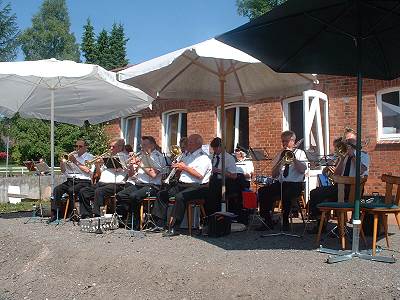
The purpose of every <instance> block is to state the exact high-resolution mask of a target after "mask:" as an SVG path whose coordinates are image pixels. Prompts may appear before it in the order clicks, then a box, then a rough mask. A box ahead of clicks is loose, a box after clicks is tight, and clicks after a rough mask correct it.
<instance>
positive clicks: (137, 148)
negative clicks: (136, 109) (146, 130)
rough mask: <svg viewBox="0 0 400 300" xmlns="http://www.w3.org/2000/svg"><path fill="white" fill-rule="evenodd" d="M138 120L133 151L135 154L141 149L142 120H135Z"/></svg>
mask: <svg viewBox="0 0 400 300" xmlns="http://www.w3.org/2000/svg"><path fill="white" fill-rule="evenodd" d="M137 120H138V122H137V123H138V124H137V125H138V128H137V136H136V143H137V144H136V149H133V150H134V151H135V152H139V149H140V148H141V144H142V143H141V142H142V139H141V136H142V119H141V118H137Z"/></svg>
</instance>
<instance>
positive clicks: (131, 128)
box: [126, 118, 136, 147]
mask: <svg viewBox="0 0 400 300" xmlns="http://www.w3.org/2000/svg"><path fill="white" fill-rule="evenodd" d="M126 121H127V130H126V143H127V144H130V145H131V146H132V147H133V144H134V142H135V131H136V118H130V119H128V120H126Z"/></svg>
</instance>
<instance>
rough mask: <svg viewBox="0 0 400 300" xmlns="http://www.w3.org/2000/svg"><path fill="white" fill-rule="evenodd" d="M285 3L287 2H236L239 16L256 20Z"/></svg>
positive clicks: (257, 0) (267, 0)
mask: <svg viewBox="0 0 400 300" xmlns="http://www.w3.org/2000/svg"><path fill="white" fill-rule="evenodd" d="M285 1H286V0H236V6H237V11H238V14H239V15H241V16H245V17H248V18H249V19H254V18H257V17H259V16H261V15H263V14H265V13H266V12H268V11H270V10H271V9H273V8H274V7H275V6H278V5H280V4H282V3H284V2H285Z"/></svg>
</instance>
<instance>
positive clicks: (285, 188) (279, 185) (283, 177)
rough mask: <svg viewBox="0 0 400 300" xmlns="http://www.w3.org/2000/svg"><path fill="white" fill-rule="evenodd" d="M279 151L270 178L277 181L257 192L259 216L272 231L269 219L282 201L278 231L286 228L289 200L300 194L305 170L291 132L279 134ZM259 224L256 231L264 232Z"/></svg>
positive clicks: (300, 151)
mask: <svg viewBox="0 0 400 300" xmlns="http://www.w3.org/2000/svg"><path fill="white" fill-rule="evenodd" d="M281 141H282V150H280V151H279V152H278V153H277V155H276V156H275V158H274V159H273V161H272V170H271V173H272V177H273V178H276V179H278V181H277V182H275V183H273V184H271V185H268V186H264V187H261V188H259V189H258V198H259V201H260V214H261V217H263V218H264V219H265V222H266V224H267V225H268V227H270V228H272V227H273V223H272V216H271V213H272V212H273V209H274V206H275V201H276V200H278V199H281V200H282V208H283V216H282V221H283V224H282V225H283V226H282V230H288V229H289V212H290V208H291V202H292V200H293V199H295V198H297V197H299V196H300V195H301V193H302V191H303V181H304V173H305V171H306V169H307V162H306V161H307V157H306V154H305V153H304V151H303V150H301V149H295V141H296V134H295V133H294V132H293V131H290V130H288V131H284V132H282V134H281ZM268 227H266V226H265V225H261V227H260V228H259V230H267V229H268Z"/></svg>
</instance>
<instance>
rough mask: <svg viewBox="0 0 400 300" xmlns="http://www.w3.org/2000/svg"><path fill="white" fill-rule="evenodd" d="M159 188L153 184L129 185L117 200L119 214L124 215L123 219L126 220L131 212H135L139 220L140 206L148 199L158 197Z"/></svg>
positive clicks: (118, 195)
mask: <svg viewBox="0 0 400 300" xmlns="http://www.w3.org/2000/svg"><path fill="white" fill-rule="evenodd" d="M159 189H160V188H159V187H158V186H156V185H153V184H145V183H143V184H141V183H138V184H136V185H134V184H131V183H127V184H126V185H125V188H124V189H123V190H122V191H120V192H119V193H118V194H117V196H116V198H117V208H116V210H117V213H118V214H119V215H122V217H123V219H125V218H126V216H127V214H128V212H129V211H133V212H134V214H135V219H136V220H138V216H139V205H140V203H142V201H143V199H144V198H146V197H154V196H157V193H158V191H159Z"/></svg>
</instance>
